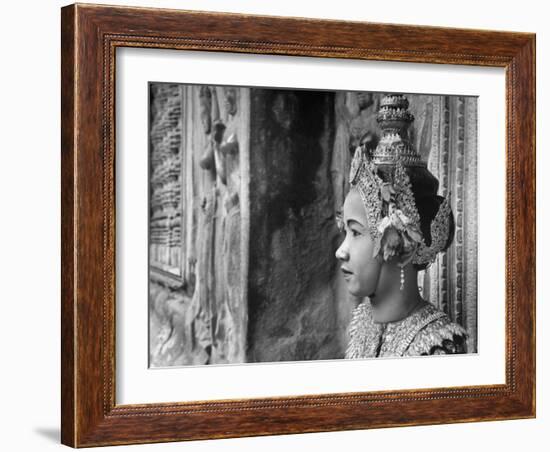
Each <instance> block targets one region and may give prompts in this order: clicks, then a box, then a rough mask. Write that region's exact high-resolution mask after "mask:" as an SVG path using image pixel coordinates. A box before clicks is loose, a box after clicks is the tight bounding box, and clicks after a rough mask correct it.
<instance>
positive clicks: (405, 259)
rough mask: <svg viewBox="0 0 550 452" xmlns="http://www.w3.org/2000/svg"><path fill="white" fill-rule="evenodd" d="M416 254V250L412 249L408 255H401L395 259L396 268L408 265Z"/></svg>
mask: <svg viewBox="0 0 550 452" xmlns="http://www.w3.org/2000/svg"><path fill="white" fill-rule="evenodd" d="M415 253H416V248H413V249H412V250H411V251H409V252H408V253H404V254H401V255H400V256H399V257H397V258H396V259H395V263H396V264H397V266H398V267H405V266H406V265H407V264H409V263H410V262H411V261H412V260H413V257H414V254H415Z"/></svg>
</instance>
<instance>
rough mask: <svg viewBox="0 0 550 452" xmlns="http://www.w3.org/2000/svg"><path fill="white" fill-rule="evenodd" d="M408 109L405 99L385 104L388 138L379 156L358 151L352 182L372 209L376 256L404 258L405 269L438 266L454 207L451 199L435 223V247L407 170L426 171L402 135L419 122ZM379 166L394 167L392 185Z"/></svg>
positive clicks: (381, 120) (394, 97)
mask: <svg viewBox="0 0 550 452" xmlns="http://www.w3.org/2000/svg"><path fill="white" fill-rule="evenodd" d="M408 104H409V102H408V100H407V99H406V98H405V97H404V96H402V95H390V96H386V97H384V98H383V99H382V102H381V108H380V111H379V112H378V117H377V120H378V123H379V124H380V126H381V128H382V130H383V132H384V135H383V137H382V139H381V140H380V143H379V144H378V146H377V147H376V149H375V150H374V152H372V153H369V152H367V150H365V149H364V147H363V146H359V147H358V148H357V149H356V151H355V155H354V158H353V161H352V164H351V169H350V178H349V180H350V184H351V186H352V187H354V188H356V189H357V190H358V192H359V194H360V196H361V199H362V201H363V203H364V205H365V208H366V210H367V218H368V223H369V232H370V235H371V237H372V239H373V240H374V242H375V246H374V250H373V254H374V256H375V257H376V256H379V257H381V258H382V259H383V260H384V261H389V260H391V259H393V258H397V257H399V258H402V259H403V258H404V259H403V260H402V261H401V262H400V264H399V265H400V266H401V267H404V266H405V265H406V264H408V263H409V262H412V263H414V264H431V263H433V262H434V261H435V259H436V257H437V254H438V253H439V252H441V251H443V250H444V249H445V247H446V244H447V241H448V237H449V232H450V227H451V225H450V223H451V208H450V203H449V199H448V197H447V198H445V199H444V200H443V201H442V202H441V204H440V206H439V209H438V211H437V213H436V215H435V217H434V219H433V220H432V223H431V225H430V235H431V243H430V245H429V246H428V245H427V244H426V241H425V239H424V236H423V234H422V231H421V228H420V215H419V213H418V210H417V207H416V204H415V199H414V194H413V192H412V188H411V183H410V180H409V176H408V174H407V171H406V166H424V167H425V166H426V165H425V163H424V162H422V161H421V160H420V155H419V154H418V153H417V152H416V151H415V150H414V149H413V148H412V146H411V145H410V143H409V142H408V140H406V139H404V138H403V136H402V135H404V134H403V131H404V130H405V129H406V127H408V125H409V124H410V123H411V122H412V121H413V120H414V118H413V116H412V114H410V113H409V111H408V109H407V108H408ZM379 165H384V166H385V167H386V168H389V171H390V175H391V177H390V181H389V182H385V181H383V180H382V179H381V178H380V177H379V176H378V172H377V169H378V167H379Z"/></svg>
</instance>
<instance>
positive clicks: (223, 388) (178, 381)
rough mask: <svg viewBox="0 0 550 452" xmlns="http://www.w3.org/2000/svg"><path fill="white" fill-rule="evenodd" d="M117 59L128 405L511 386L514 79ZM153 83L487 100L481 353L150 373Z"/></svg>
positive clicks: (289, 62)
mask: <svg viewBox="0 0 550 452" xmlns="http://www.w3.org/2000/svg"><path fill="white" fill-rule="evenodd" d="M116 58H117V65H116V71H117V73H116V127H117V129H116V146H117V147H116V184H117V185H116V215H117V221H116V256H117V257H116V259H117V262H116V275H117V292H116V363H117V364H116V397H117V400H116V403H117V404H133V403H160V402H179V401H181V402H185V401H197V400H217V399H234V398H238V399H240V398H252V397H276V396H292V395H309V394H325V393H342V392H364V391H377V390H397V389H414V388H436V387H452V386H465V385H485V384H503V383H504V382H505V327H504V325H505V287H504V281H505V266H504V264H505V131H506V128H505V97H504V93H505V85H504V84H505V77H504V69H500V68H481V67H469V66H459V65H456V66H450V65H429V64H415V63H410V64H406V63H390V62H376V61H359V60H343V59H341V60H338V59H326V58H308V57H285V56H269V55H247V54H246V55H245V54H231V53H217V52H196V51H171V50H160V49H141V48H140V49H135V48H119V49H117V55H116ZM150 81H162V82H173V83H191V84H192V83H200V84H205V83H206V84H210V85H241V86H263V87H284V88H310V89H333V90H350V91H382V92H404V93H419V94H460V95H474V96H479V101H478V108H479V146H478V149H479V263H478V264H479V266H478V268H479V276H478V281H479V287H478V300H479V308H478V313H479V319H478V325H479V330H478V338H479V344H480V347H479V352H478V353H477V354H468V355H457V356H438V357H419V358H402V359H374V360H332V361H301V362H293V363H268V364H264V363H262V364H259V363H257V364H242V365H219V366H199V367H174V368H162V369H149V368H148V365H147V364H148V278H149V274H148V269H149V267H148V261H147V256H148V250H147V244H148V237H147V230H148V222H147V219H148V212H147V206H148V193H149V190H148V174H147V159H148V126H149V125H148V114H147V111H148V82H150ZM405 376H406V377H405Z"/></svg>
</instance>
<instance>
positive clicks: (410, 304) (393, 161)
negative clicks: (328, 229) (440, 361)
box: [336, 95, 466, 358]
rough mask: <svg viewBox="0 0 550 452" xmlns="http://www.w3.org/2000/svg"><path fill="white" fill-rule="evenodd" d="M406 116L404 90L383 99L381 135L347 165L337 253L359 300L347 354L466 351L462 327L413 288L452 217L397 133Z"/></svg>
mask: <svg viewBox="0 0 550 452" xmlns="http://www.w3.org/2000/svg"><path fill="white" fill-rule="evenodd" d="M412 120H413V117H412V115H411V114H410V113H409V111H408V100H407V99H406V98H405V97H404V96H401V95H390V96H386V97H384V99H383V100H382V102H381V108H380V111H379V113H378V123H379V124H380V126H381V128H382V130H383V137H382V139H381V140H380V142H379V143H378V145H377V146H376V148H375V149H368V147H367V146H368V144H367V145H362V146H360V147H358V148H357V150H356V152H355V156H354V158H353V162H352V165H351V171H350V187H351V188H350V191H349V193H348V195H347V196H346V200H345V203H344V209H343V217H342V221H341V227H342V229H343V230H344V231H345V239H344V241H343V243H342V244H341V246H340V247H339V248H338V250H337V251H336V257H337V258H338V259H339V261H340V262H341V271H342V273H343V275H344V278H345V280H346V283H347V287H348V290H349V292H350V293H351V294H353V295H355V296H356V297H359V298H364V300H363V301H362V302H361V303H360V304H359V305H358V306H357V308H355V310H354V311H353V314H352V320H351V322H350V326H349V335H350V341H349V344H348V347H347V350H346V358H372V357H385V356H418V355H433V354H449V353H466V331H465V330H464V329H463V328H462V327H461V326H460V325H458V324H456V323H453V322H451V321H450V319H449V318H448V316H447V315H446V314H445V313H444V312H443V311H441V310H439V309H437V308H436V307H435V306H434V305H433V304H431V303H430V302H428V301H427V300H425V299H423V298H422V296H421V295H420V293H419V290H418V285H417V273H418V271H419V270H422V269H425V268H426V267H427V265H429V264H430V263H432V262H434V261H435V259H436V256H437V254H438V253H440V252H443V251H445V250H446V249H447V248H448V246H449V245H450V244H451V242H452V240H453V236H454V220H453V215H452V212H451V209H450V206H449V202H448V200H447V199H445V198H442V197H441V196H438V195H437V190H438V186H439V182H438V181H437V179H436V178H435V177H434V176H433V174H431V173H430V172H429V171H428V169H427V167H426V164H425V163H424V162H422V161H421V159H420V155H419V154H418V153H417V152H416V151H415V150H414V149H413V148H412V146H411V145H410V144H409V143H408V141H407V140H406V138H404V135H405V134H404V130H406V128H407V127H408V125H409V124H410V122H412Z"/></svg>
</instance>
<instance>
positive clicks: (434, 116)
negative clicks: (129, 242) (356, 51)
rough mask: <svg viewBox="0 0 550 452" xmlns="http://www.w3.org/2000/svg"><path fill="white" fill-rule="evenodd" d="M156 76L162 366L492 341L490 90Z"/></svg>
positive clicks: (155, 219)
mask: <svg viewBox="0 0 550 452" xmlns="http://www.w3.org/2000/svg"><path fill="white" fill-rule="evenodd" d="M148 89H149V209H148V211H149V317H148V318H149V351H148V353H149V366H150V367H151V368H162V367H171V366H190V365H191V366H197V365H207V364H208V365H220V364H243V363H260V362H262V363H266V362H293V361H305V360H336V359H367V358H379V357H380V358H397V357H417V356H426V355H429V356H433V355H454V354H464V353H477V351H478V344H477V331H478V325H477V312H478V296H477V295H478V294H477V290H478V280H477V278H478V276H477V265H478V261H477V258H478V251H477V250H478V242H477V237H478V232H477V231H478V209H477V205H478V171H477V160H478V138H477V137H478V117H477V115H478V99H477V97H475V96H456V95H453V96H450V95H444V94H410V93H383V92H369V91H364V92H356V91H328V90H323V91H320V90H307V89H281V88H269V87H240V86H211V85H189V84H176V83H166V82H150V83H149V86H148Z"/></svg>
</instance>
